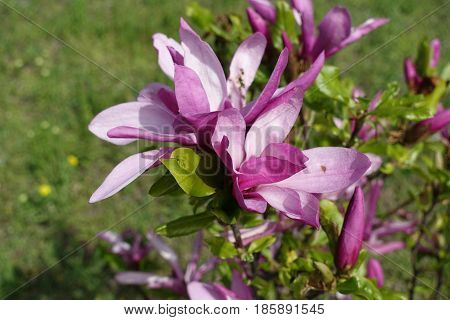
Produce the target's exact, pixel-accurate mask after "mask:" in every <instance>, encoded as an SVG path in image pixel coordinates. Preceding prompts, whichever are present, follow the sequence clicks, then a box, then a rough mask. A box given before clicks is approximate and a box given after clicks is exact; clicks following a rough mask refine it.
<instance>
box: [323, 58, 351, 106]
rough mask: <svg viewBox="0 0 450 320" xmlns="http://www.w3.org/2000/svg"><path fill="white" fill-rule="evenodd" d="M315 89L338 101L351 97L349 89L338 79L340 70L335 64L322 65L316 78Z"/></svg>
mask: <svg viewBox="0 0 450 320" xmlns="http://www.w3.org/2000/svg"><path fill="white" fill-rule="evenodd" d="M316 86H317V89H318V90H319V91H320V92H322V93H323V94H325V95H326V96H328V97H330V98H333V99H337V100H340V101H344V100H347V99H349V98H351V89H350V88H349V86H348V85H345V84H344V83H342V82H341V80H340V70H339V68H338V67H335V66H324V67H323V68H322V70H321V71H320V73H319V75H318V76H317V79H316Z"/></svg>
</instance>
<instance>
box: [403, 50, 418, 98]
mask: <svg viewBox="0 0 450 320" xmlns="http://www.w3.org/2000/svg"><path fill="white" fill-rule="evenodd" d="M403 73H404V75H405V80H406V83H407V84H408V87H409V89H410V90H413V91H415V90H416V89H417V86H418V85H419V82H420V76H419V75H418V74H417V69H416V66H415V65H414V62H413V61H412V59H411V58H406V59H405V61H404V62H403Z"/></svg>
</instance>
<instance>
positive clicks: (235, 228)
mask: <svg viewBox="0 0 450 320" xmlns="http://www.w3.org/2000/svg"><path fill="white" fill-rule="evenodd" d="M231 230H233V235H234V240H235V241H234V246H235V247H236V249H244V243H243V242H242V237H241V231H240V230H239V227H238V226H237V225H236V224H232V225H231Z"/></svg>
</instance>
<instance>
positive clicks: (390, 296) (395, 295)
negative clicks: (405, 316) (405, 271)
mask: <svg viewBox="0 0 450 320" xmlns="http://www.w3.org/2000/svg"><path fill="white" fill-rule="evenodd" d="M380 293H381V296H382V297H383V300H406V299H407V298H406V297H405V296H404V295H403V294H401V293H400V292H395V291H392V290H389V289H386V288H381V289H380Z"/></svg>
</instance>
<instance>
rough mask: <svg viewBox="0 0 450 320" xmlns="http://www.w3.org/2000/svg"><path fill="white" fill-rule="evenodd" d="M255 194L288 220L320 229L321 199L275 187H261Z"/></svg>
mask: <svg viewBox="0 0 450 320" xmlns="http://www.w3.org/2000/svg"><path fill="white" fill-rule="evenodd" d="M255 192H256V193H257V194H259V195H260V196H261V197H263V198H264V200H266V201H267V202H268V203H269V204H270V205H271V206H272V207H274V208H275V209H277V210H279V211H280V212H281V213H283V214H284V215H285V216H287V217H288V218H291V219H294V220H298V221H301V222H303V223H305V224H309V225H311V226H313V227H315V228H318V227H319V199H318V198H317V197H315V196H314V195H312V194H309V193H306V192H301V191H296V190H293V189H289V188H279V187H275V186H259V187H257V188H256V191H255Z"/></svg>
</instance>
